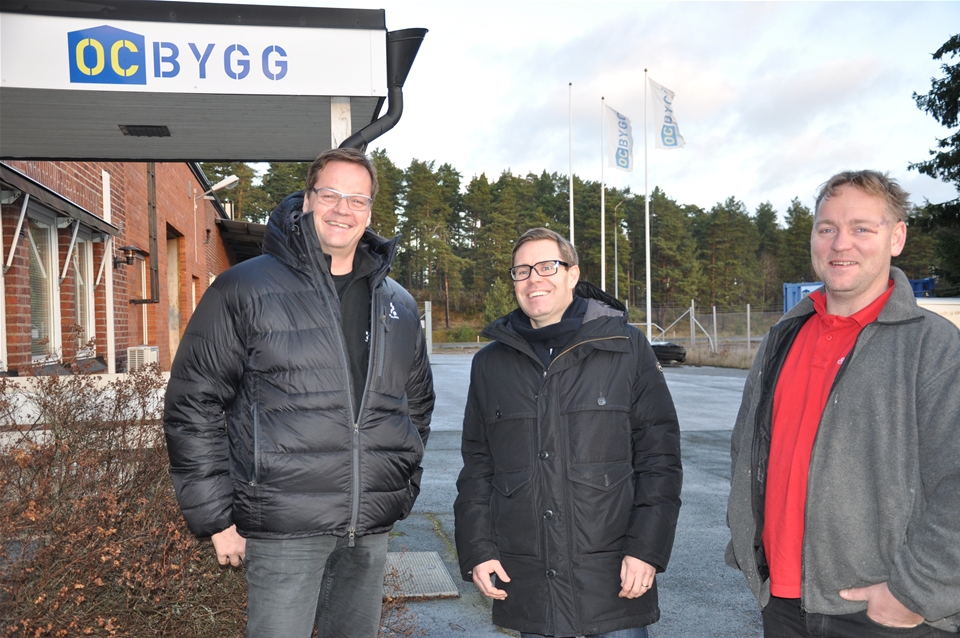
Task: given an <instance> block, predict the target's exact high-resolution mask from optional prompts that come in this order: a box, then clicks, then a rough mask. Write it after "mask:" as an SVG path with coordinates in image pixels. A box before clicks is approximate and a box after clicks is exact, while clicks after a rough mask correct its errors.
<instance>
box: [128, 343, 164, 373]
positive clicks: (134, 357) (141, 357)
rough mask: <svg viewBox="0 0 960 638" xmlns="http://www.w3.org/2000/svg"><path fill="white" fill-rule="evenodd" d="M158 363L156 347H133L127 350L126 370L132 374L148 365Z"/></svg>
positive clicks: (158, 350)
mask: <svg viewBox="0 0 960 638" xmlns="http://www.w3.org/2000/svg"><path fill="white" fill-rule="evenodd" d="M159 362H160V348H158V347H157V346H134V347H132V348H127V370H128V371H130V372H133V371H134V370H138V369H140V368H142V367H143V366H145V365H147V364H148V363H159Z"/></svg>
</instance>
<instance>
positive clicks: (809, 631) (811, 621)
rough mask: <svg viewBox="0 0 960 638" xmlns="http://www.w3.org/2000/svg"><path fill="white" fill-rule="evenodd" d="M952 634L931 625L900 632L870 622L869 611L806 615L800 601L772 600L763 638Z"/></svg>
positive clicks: (925, 637) (765, 613) (883, 637)
mask: <svg viewBox="0 0 960 638" xmlns="http://www.w3.org/2000/svg"><path fill="white" fill-rule="evenodd" d="M950 635H955V634H949V633H947V632H945V631H942V630H940V629H935V628H934V627H931V626H930V625H925V624H921V625H919V626H917V627H910V628H907V629H901V628H899V627H884V626H883V625H878V624H877V623H875V622H873V621H872V620H870V618H869V617H868V616H867V612H866V611H860V612H857V613H855V614H843V615H840V616H827V615H824V614H811V613H805V612H804V611H803V610H802V608H801V607H800V599H799V598H777V597H775V596H771V598H770V602H769V603H767V606H766V607H764V608H763V638H941V637H944V638H946V636H950Z"/></svg>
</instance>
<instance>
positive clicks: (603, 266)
mask: <svg viewBox="0 0 960 638" xmlns="http://www.w3.org/2000/svg"><path fill="white" fill-rule="evenodd" d="M603 100H604V98H603V97H601V98H600V290H603V291H606V290H607V227H606V210H605V206H606V195H607V181H606V177H605V176H604V169H603V165H604V164H605V163H606V159H607V158H606V154H605V153H604V142H605V141H606V140H605V138H606V137H607V126H606V123H607V114H606V112H605V111H604V108H603V107H604V104H605V103H604V101H603Z"/></svg>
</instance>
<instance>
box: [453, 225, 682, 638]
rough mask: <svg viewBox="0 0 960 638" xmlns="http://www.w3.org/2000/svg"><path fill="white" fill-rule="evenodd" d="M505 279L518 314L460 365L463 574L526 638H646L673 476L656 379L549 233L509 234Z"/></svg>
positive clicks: (672, 421)
mask: <svg viewBox="0 0 960 638" xmlns="http://www.w3.org/2000/svg"><path fill="white" fill-rule="evenodd" d="M510 275H511V277H512V278H513V281H514V290H515V292H516V295H517V300H518V301H519V303H520V308H518V309H517V310H515V311H513V312H512V313H510V314H509V315H507V316H506V317H503V318H501V319H498V320H497V321H495V322H493V324H491V325H490V326H489V327H487V329H486V330H485V331H484V332H483V334H484V336H486V337H488V338H490V339H493V340H495V341H494V342H493V343H491V344H490V345H489V346H487V347H485V348H484V349H483V350H481V351H480V352H479V353H478V354H477V355H476V356H475V357H474V360H473V369H472V371H471V377H470V391H469V394H468V398H467V407H466V414H465V416H464V420H463V444H462V452H463V463H464V467H463V470H462V471H461V473H460V478H459V480H458V481H457V489H458V492H459V493H458V496H457V500H456V503H455V505H454V510H455V514H456V541H457V552H458V554H459V557H460V569H461V571H462V573H463V577H464V579H465V580H473V582H474V583H476V585H477V587H479V588H480V590H481V591H482V592H483V593H484V594H485V595H487V596H489V597H490V598H493V599H494V603H493V622H494V623H496V624H497V625H500V626H502V627H507V628H509V629H516V630H519V631H520V632H521V636H524V638H527V637H533V636H557V637H561V636H583V635H586V636H608V635H614V632H615V635H616V636H617V638H646V636H647V631H646V626H647V625H649V624H650V623H654V622H656V621H657V620H658V619H659V617H660V610H659V607H658V604H657V586H656V579H655V575H656V573H657V572H662V571H663V570H664V569H666V567H667V562H668V561H669V559H670V552H671V549H672V548H673V539H674V533H675V530H676V525H677V516H678V514H679V511H680V486H681V481H682V470H681V466H680V431H679V425H678V423H677V414H676V411H675V410H674V407H673V401H672V399H671V398H670V392H669V390H668V389H667V384H666V382H665V380H664V378H663V372H662V371H661V369H660V366H659V365H658V363H657V359H656V356H655V355H654V353H653V350H652V349H651V348H650V345H649V344H648V343H647V340H646V339H645V338H644V336H643V334H642V333H640V331H638V330H636V329H635V328H633V327H631V326H630V325H628V324H627V320H626V317H625V312H624V307H623V305H622V304H620V302H619V301H617V300H615V299H613V298H612V297H610V296H609V295H607V294H606V293H604V292H602V291H600V290H599V289H597V288H596V287H594V286H591V285H589V284H585V283H584V282H580V283H579V284H578V280H579V276H580V270H579V268H578V267H577V254H576V251H575V250H574V248H573V246H572V245H571V244H570V242H568V241H567V240H565V239H564V238H562V237H560V236H559V235H557V234H556V233H554V232H553V231H550V230H547V229H544V228H535V229H533V230H530V231H527V232H526V233H525V234H524V235H523V236H522V237H520V239H519V240H517V244H516V246H515V247H514V250H513V267H512V268H511V269H510ZM491 575H495V576H496V578H497V581H496V583H494V582H493V581H492V580H491Z"/></svg>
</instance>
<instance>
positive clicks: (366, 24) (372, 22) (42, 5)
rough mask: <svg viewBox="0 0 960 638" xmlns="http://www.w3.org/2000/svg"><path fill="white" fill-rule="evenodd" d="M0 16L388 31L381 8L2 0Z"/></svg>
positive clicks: (129, 0)
mask: <svg viewBox="0 0 960 638" xmlns="http://www.w3.org/2000/svg"><path fill="white" fill-rule="evenodd" d="M0 12H3V13H21V14H29V15H43V16H58V17H70V18H91V19H101V20H133V21H137V22H173V23H197V24H224V25H237V26H261V27H308V28H328V29H371V30H376V29H379V30H386V28H387V27H386V17H385V13H384V10H383V9H336V8H330V7H293V6H266V5H248V4H215V3H211V2H161V1H158V0H109V2H97V1H94V0H70V1H67V0H0Z"/></svg>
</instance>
